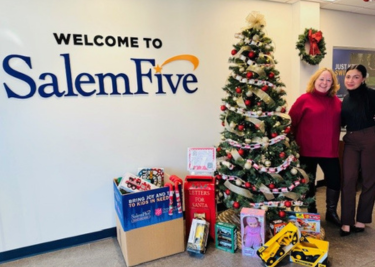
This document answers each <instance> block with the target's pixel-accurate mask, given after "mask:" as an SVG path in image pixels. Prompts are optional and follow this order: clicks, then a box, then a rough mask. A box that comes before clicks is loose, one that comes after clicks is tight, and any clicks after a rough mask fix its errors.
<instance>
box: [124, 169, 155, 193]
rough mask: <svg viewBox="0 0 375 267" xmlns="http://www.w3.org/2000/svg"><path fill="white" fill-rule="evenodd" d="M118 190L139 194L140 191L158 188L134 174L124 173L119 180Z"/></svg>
mask: <svg viewBox="0 0 375 267" xmlns="http://www.w3.org/2000/svg"><path fill="white" fill-rule="evenodd" d="M118 188H119V190H120V189H122V190H125V191H126V192H129V193H134V192H141V191H147V190H151V189H156V188H159V187H158V186H155V185H153V184H151V183H149V182H147V181H145V180H143V179H141V178H140V177H138V176H136V175H134V174H131V173H126V174H125V175H124V176H123V177H122V178H121V181H120V183H119V185H118Z"/></svg>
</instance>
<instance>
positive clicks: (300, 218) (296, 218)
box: [286, 211, 321, 239]
mask: <svg viewBox="0 0 375 267" xmlns="http://www.w3.org/2000/svg"><path fill="white" fill-rule="evenodd" d="M286 216H287V218H288V222H292V223H293V224H294V225H296V226H297V227H298V229H299V230H300V232H301V234H302V235H305V236H311V237H314V238H317V239H320V238H321V236H320V215H319V213H307V212H294V211H287V212H286Z"/></svg>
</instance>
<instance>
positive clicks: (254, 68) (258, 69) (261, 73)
mask: <svg viewBox="0 0 375 267" xmlns="http://www.w3.org/2000/svg"><path fill="white" fill-rule="evenodd" d="M246 71H252V72H255V73H256V74H258V75H259V76H266V72H265V71H264V70H263V68H261V67H259V66H255V65H250V66H249V67H247V69H246Z"/></svg>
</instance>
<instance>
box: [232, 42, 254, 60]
mask: <svg viewBox="0 0 375 267" xmlns="http://www.w3.org/2000/svg"><path fill="white" fill-rule="evenodd" d="M251 50H252V49H251V47H250V46H243V47H241V49H240V50H239V51H238V52H237V53H236V54H235V55H234V56H233V57H234V58H239V59H241V58H240V57H241V56H242V52H245V51H251ZM242 61H244V60H243V59H242Z"/></svg>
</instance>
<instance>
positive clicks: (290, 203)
mask: <svg viewBox="0 0 375 267" xmlns="http://www.w3.org/2000/svg"><path fill="white" fill-rule="evenodd" d="M284 205H285V207H287V208H289V207H291V206H292V202H290V201H285V202H284Z"/></svg>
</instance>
